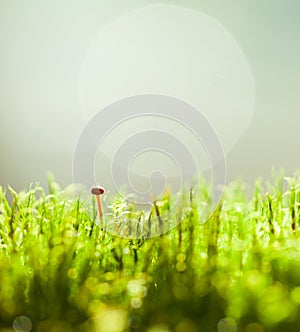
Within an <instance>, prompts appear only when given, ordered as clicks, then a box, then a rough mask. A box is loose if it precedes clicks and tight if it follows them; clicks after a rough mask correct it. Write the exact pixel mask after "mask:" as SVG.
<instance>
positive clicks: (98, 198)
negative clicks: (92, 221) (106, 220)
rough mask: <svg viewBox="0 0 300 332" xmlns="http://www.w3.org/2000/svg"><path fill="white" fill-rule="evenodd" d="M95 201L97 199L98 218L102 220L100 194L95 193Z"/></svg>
mask: <svg viewBox="0 0 300 332" xmlns="http://www.w3.org/2000/svg"><path fill="white" fill-rule="evenodd" d="M96 201H97V206H98V212H99V218H100V220H102V218H103V209H102V202H101V198H100V195H96Z"/></svg>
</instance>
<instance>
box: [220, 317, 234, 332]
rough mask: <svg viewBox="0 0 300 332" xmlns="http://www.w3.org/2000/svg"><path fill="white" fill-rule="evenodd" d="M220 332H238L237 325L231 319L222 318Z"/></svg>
mask: <svg viewBox="0 0 300 332" xmlns="http://www.w3.org/2000/svg"><path fill="white" fill-rule="evenodd" d="M217 328H218V332H236V331H237V323H236V321H235V320H234V319H232V318H230V317H226V318H222V319H221V320H220V321H219V322H218V325H217Z"/></svg>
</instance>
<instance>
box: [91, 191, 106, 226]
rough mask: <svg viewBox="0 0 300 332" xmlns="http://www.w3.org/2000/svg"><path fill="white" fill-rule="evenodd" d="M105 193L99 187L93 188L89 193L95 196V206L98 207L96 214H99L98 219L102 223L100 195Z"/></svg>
mask: <svg viewBox="0 0 300 332" xmlns="http://www.w3.org/2000/svg"><path fill="white" fill-rule="evenodd" d="M104 192H105V190H104V188H102V187H100V186H96V187H93V188H92V189H91V193H92V194H93V195H95V196H96V201H97V206H98V212H99V218H100V221H101V222H102V218H103V209H102V202H101V195H103V194H104Z"/></svg>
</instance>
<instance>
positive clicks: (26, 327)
mask: <svg viewBox="0 0 300 332" xmlns="http://www.w3.org/2000/svg"><path fill="white" fill-rule="evenodd" d="M13 329H14V331H15V332H29V331H31V329H32V322H31V319H30V318H29V317H27V316H18V317H16V318H15V319H14V321H13Z"/></svg>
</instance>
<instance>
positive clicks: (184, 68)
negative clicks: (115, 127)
mask: <svg viewBox="0 0 300 332" xmlns="http://www.w3.org/2000/svg"><path fill="white" fill-rule="evenodd" d="M94 36H95V38H94V40H93V41H92V43H91V44H90V47H89V48H88V49H87V52H86V56H85V58H84V60H83V62H82V66H81V71H80V73H79V76H78V90H79V97H80V102H81V108H82V112H83V115H84V116H85V118H86V119H88V118H90V117H91V116H93V115H94V114H95V113H97V112H98V111H99V110H100V109H102V108H103V107H105V106H106V105H109V104H111V103H113V102H115V101H116V100H119V99H120V98H124V97H128V96H133V95H140V94H145V93H156V94H163V95H168V96H174V97H177V98H180V99H182V100H185V101H186V102H188V103H190V104H191V105H193V106H194V107H195V108H197V109H198V110H199V111H201V112H203V113H204V114H205V116H206V117H207V118H208V120H209V121H210V122H211V123H212V124H213V126H214V127H215V129H216V131H217V132H218V133H219V135H220V138H221V140H222V142H223V144H224V148H225V151H226V153H227V152H228V151H229V150H231V149H232V147H233V146H234V144H235V143H236V142H237V141H238V139H239V138H240V137H241V135H242V134H243V133H244V132H245V130H246V129H247V127H248V125H249V123H250V121H251V119H252V114H253V112H254V99H255V93H254V79H253V75H252V73H251V69H250V66H249V64H248V62H247V59H246V57H245V55H244V54H243V51H242V49H241V48H240V46H239V45H238V43H237V42H236V41H235V40H234V38H233V36H232V35H231V34H230V32H229V31H227V30H226V29H225V28H224V27H223V26H222V25H221V24H220V22H218V21H217V20H216V19H215V18H213V17H210V16H208V15H206V14H204V13H202V12H201V11H199V10H193V9H191V8H188V7H184V6H175V5H167V4H151V5H147V6H140V7H139V8H137V9H134V10H131V11H128V12H127V13H125V14H123V15H121V16H119V17H117V18H116V19H114V20H113V21H111V22H110V23H109V24H107V25H106V26H105V27H103V28H102V29H101V30H99V32H98V33H97V31H95V33H94ZM131 129H134V126H132V127H131Z"/></svg>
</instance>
